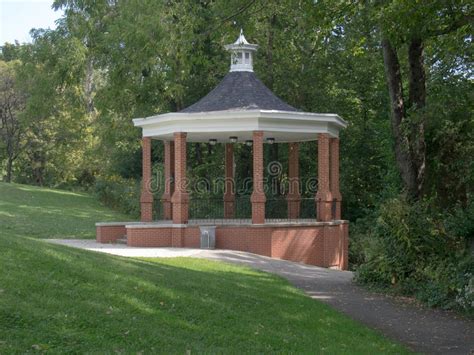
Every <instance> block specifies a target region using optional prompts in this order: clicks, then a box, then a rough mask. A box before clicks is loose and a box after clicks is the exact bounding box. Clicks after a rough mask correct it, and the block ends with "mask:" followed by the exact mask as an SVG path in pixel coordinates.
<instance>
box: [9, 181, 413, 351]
mask: <svg viewBox="0 0 474 355" xmlns="http://www.w3.org/2000/svg"><path fill="white" fill-rule="evenodd" d="M12 189H17V190H18V192H17V193H14V192H13V191H12ZM1 191H2V192H3V191H9V193H8V195H6V196H7V197H6V198H5V195H3V194H2V195H1V196H0V201H1V204H0V213H1V215H2V216H5V215H6V214H8V215H9V216H8V220H9V221H14V220H16V219H17V218H22V219H23V218H24V217H22V216H18V214H19V213H22V212H23V211H24V209H22V208H15V209H5V206H11V204H14V201H8V199H9V196H10V197H11V196H18V195H22V198H23V201H28V200H29V199H28V198H27V197H26V196H25V194H27V193H28V191H30V192H31V194H32V195H33V196H34V198H35V200H36V201H37V203H36V207H37V208H38V210H42V211H43V213H46V214H47V210H48V209H49V208H50V207H52V208H53V209H56V208H57V207H56V206H58V204H61V203H58V202H55V201H54V200H55V199H58V200H64V199H65V200H67V201H69V202H68V206H74V208H75V210H76V213H79V214H81V216H83V217H82V218H83V223H84V224H85V225H89V224H93V221H94V220H95V219H96V218H97V217H96V214H95V213H92V214H90V215H89V218H91V219H92V221H90V223H88V222H87V218H86V217H85V216H86V215H88V213H89V212H88V211H87V209H88V208H89V206H92V208H95V209H96V210H100V211H101V214H102V219H103V216H109V217H110V218H113V217H114V213H113V212H108V215H107V213H106V211H103V209H100V208H99V207H98V205H97V204H94V203H93V201H91V200H90V199H89V198H87V197H86V196H84V195H80V194H79V195H77V194H68V193H63V192H60V193H59V192H55V191H53V190H40V189H33V188H29V187H24V186H19V185H14V186H11V187H5V186H1ZM76 198H77V200H78V203H77V204H74V203H73V201H74V200H75V199H76ZM40 200H42V201H45V202H47V203H45V204H44V205H43V204H42V201H40ZM20 203H22V204H25V202H20ZM80 206H82V207H80ZM41 207H42V208H41ZM81 208H83V209H84V210H82V211H81ZM65 209H66V208H65ZM64 213H65V215H66V216H65V219H66V220H70V221H71V220H72V218H71V217H70V215H69V212H68V211H64ZM54 215H55V216H56V219H57V220H58V221H57V223H55V224H54V225H51V231H50V232H48V227H47V224H45V223H44V221H42V220H41V221H38V220H37V217H38V218H39V217H41V213H37V212H34V213H33V212H31V213H30V216H31V218H30V220H29V221H28V228H29V230H28V228H27V227H25V226H23V225H22V224H21V223H16V222H15V223H13V224H12V225H11V226H10V228H9V229H6V228H4V224H3V220H2V225H1V226H2V227H1V229H0V353H1V354H4V353H27V352H36V353H42V352H46V353H67V352H72V353H91V352H93V353H114V352H118V353H137V352H141V351H143V352H144V353H181V354H182V353H185V352H187V351H191V353H203V352H205V353H216V352H221V353H222V352H225V353H249V352H251V353H275V352H283V353H330V354H333V353H338V354H339V353H347V354H356V353H360V354H366V353H407V352H408V351H407V350H406V349H405V348H403V347H402V346H400V345H398V344H395V343H393V342H391V341H389V340H387V339H386V338H384V337H383V336H381V335H380V334H379V333H377V332H375V331H373V330H370V329H368V328H367V327H365V326H362V325H360V324H358V323H357V322H354V321H352V320H350V319H349V318H347V317H346V316H344V315H342V314H340V313H338V312H336V311H334V310H332V309H331V308H329V307H328V306H326V305H324V304H322V303H320V302H317V301H314V300H312V299H310V298H309V297H307V296H305V295H304V294H303V293H302V292H301V291H299V290H297V289H295V288H294V287H292V286H290V285H289V284H288V282H286V281H285V280H283V279H282V278H279V277H277V276H273V275H270V274H267V273H262V272H258V271H255V270H252V269H249V268H245V267H240V266H233V265H228V264H224V263H218V262H211V261H205V260H196V259H186V258H177V259H141V260H138V259H125V258H120V257H113V256H109V255H106V254H99V253H93V252H87V251H82V250H78V249H72V248H67V247H62V246H58V245H50V244H48V243H46V242H44V241H41V240H37V239H33V238H31V237H30V236H31V235H34V236H40V237H42V238H44V237H48V233H50V234H51V235H54V236H58V235H57V233H58V232H60V233H65V232H66V231H65V229H66V227H67V222H59V220H60V219H61V218H62V217H61V213H56V212H55V213H54ZM115 216H116V215H115ZM2 218H3V217H2ZM40 228H41V230H42V232H41V233H40V234H38V233H37V230H38V229H40ZM76 228H78V227H76ZM78 230H79V231H81V233H83V235H84V236H85V235H87V233H88V232H87V229H86V228H85V227H84V229H82V228H78ZM65 234H66V235H70V234H71V232H69V233H65Z"/></svg>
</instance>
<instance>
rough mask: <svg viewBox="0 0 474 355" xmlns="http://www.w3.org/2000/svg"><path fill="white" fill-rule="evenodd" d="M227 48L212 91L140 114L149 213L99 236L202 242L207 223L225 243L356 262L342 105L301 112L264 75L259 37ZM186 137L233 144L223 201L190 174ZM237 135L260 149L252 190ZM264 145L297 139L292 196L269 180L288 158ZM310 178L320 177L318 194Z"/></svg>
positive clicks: (291, 148)
mask: <svg viewBox="0 0 474 355" xmlns="http://www.w3.org/2000/svg"><path fill="white" fill-rule="evenodd" d="M226 49H227V50H228V51H229V52H230V53H231V67H230V71H229V73H228V74H227V75H226V76H225V77H224V79H223V80H222V81H221V82H220V83H219V85H218V86H217V87H216V88H215V89H213V90H212V91H211V92H210V93H209V94H208V95H206V96H205V97H203V98H202V99H201V100H199V101H198V102H196V103H195V104H193V105H191V106H189V107H187V108H185V109H184V110H182V111H179V112H173V113H166V114H159V115H155V116H151V117H147V118H138V119H134V120H133V122H134V124H135V126H136V127H140V128H141V129H142V135H143V139H142V147H143V162H142V166H143V180H142V195H141V199H140V204H141V221H140V222H114V223H97V225H96V227H97V241H98V242H100V243H115V242H117V241H119V240H122V241H124V242H126V243H127V244H128V245H129V246H133V247H189V248H199V247H200V246H201V242H200V241H201V239H200V238H201V234H200V227H203V226H216V229H215V247H216V248H219V249H233V250H241V251H247V252H252V253H256V254H261V255H266V256H269V257H274V258H281V259H287V260H292V261H297V262H303V263H307V264H312V265H318V266H324V267H335V268H339V269H347V266H348V265H347V264H348V222H347V221H345V220H343V219H342V218H341V194H340V191H339V131H340V130H341V129H343V128H345V127H346V125H347V123H346V122H345V121H344V120H343V119H342V118H340V117H339V116H338V115H337V114H327V113H325V114H319V113H309V112H302V111H299V110H297V109H295V108H294V107H292V106H290V105H288V104H287V103H285V102H284V101H282V100H281V99H280V98H278V97H277V96H275V95H274V94H273V93H272V92H271V91H270V90H269V89H268V88H267V87H266V86H265V85H264V84H263V83H262V82H261V81H260V80H259V79H258V78H257V77H256V76H255V74H254V72H253V58H254V53H255V51H256V50H257V45H255V44H250V43H248V42H247V40H246V39H245V37H244V35H243V33H242V32H241V33H240V36H239V37H238V39H237V41H236V42H235V43H233V44H230V45H228V46H226ZM152 139H156V140H161V141H163V144H164V159H163V161H164V171H163V174H162V175H163V176H162V178H161V179H154V180H153V179H152V161H151V155H152V151H151V149H152V148H151V147H152V144H151V140H152ZM307 141H317V155H316V154H315V159H317V173H316V171H315V174H314V177H313V178H312V179H310V181H305V182H304V184H302V181H301V179H300V176H299V173H300V163H299V143H300V142H307ZM187 143H207V144H209V145H210V146H211V147H212V146H216V145H218V144H223V145H224V157H225V161H224V176H223V177H222V179H219V180H218V181H217V182H215V181H214V182H212V184H213V186H214V187H216V189H217V190H218V191H219V192H220V193H221V194H222V195H221V200H220V201H215V200H213V199H200V198H199V197H198V196H199V194H198V193H197V192H196V185H195V184H192V183H191V182H190V179H188V178H187V170H188V169H187V166H188V162H187V154H186V153H187V152H186V147H187ZM237 144H244V145H245V147H246V148H245V149H248V150H249V152H251V157H252V164H251V165H252V179H251V180H249V181H246V183H247V184H244V185H245V187H247V189H245V188H244V189H243V190H244V191H243V190H242V188H241V187H242V186H241V185H242V182H239V186H237V182H236V176H235V170H236V169H235V168H236V162H235V160H234V149H235V147H236V145H237ZM265 144H268V145H272V144H287V145H288V164H287V169H288V170H287V171H286V174H285V175H286V176H287V179H286V180H285V181H284V192H283V196H284V200H283V199H280V200H274V199H273V198H270V199H269V198H268V195H271V196H273V194H271V193H270V194H269V191H268V188H269V184H268V181H267V179H268V178H271V177H272V174H273V173H274V172H275V173H279V172H281V171H279V170H281V169H282V165H281V164H279V163H278V162H268V163H269V165H267V166H265V161H264V160H265V159H264V145H265ZM315 144H316V143H315ZM274 170H275V171H274ZM203 183H204V184H205V185H206V188H209V187H210V185H211V182H206V181H204V182H203ZM157 185H160V186H162V189H159V187H160V186H158V187H157ZM302 185H304V188H303V186H302ZM308 185H311V186H313V185H314V186H315V187H316V186H317V191H315V192H314V194H313V195H312V196H310V195H308V193H311V191H309V192H308ZM270 188H271V186H270ZM280 189H281V186H280ZM156 190H161V191H162V193H160V196H156V195H157V193H156ZM242 191H243V192H242ZM247 191H248V193H247ZM280 193H281V191H280ZM214 195H215V194H214ZM283 201H284V202H283ZM157 202H158V204H157ZM282 202H283V203H284V205H282ZM247 207H248V208H247Z"/></svg>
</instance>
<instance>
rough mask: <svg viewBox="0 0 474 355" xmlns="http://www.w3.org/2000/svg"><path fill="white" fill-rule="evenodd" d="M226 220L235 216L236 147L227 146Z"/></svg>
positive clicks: (228, 144) (230, 144)
mask: <svg viewBox="0 0 474 355" xmlns="http://www.w3.org/2000/svg"><path fill="white" fill-rule="evenodd" d="M224 184H225V185H224V218H234V216H235V182H234V145H233V144H232V143H227V144H226V145H225V182H224Z"/></svg>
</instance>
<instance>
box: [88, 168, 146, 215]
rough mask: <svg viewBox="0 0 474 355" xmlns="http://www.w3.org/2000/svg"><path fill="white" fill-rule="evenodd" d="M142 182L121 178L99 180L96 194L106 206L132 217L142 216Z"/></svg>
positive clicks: (113, 177) (96, 184)
mask: <svg viewBox="0 0 474 355" xmlns="http://www.w3.org/2000/svg"><path fill="white" fill-rule="evenodd" d="M140 192H141V190H140V182H139V181H137V180H134V179H124V178H121V177H119V176H111V177H101V178H97V180H96V183H95V194H96V195H97V197H98V198H99V200H100V201H102V202H103V203H104V204H105V205H107V206H109V207H111V208H114V209H116V210H119V211H121V212H123V213H126V214H128V215H130V216H131V217H133V218H138V216H140Z"/></svg>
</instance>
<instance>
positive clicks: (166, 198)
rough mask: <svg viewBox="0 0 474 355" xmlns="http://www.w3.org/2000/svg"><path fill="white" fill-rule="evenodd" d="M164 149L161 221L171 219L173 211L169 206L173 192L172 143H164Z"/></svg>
mask: <svg viewBox="0 0 474 355" xmlns="http://www.w3.org/2000/svg"><path fill="white" fill-rule="evenodd" d="M163 143H164V147H165V152H164V154H165V157H164V161H165V172H164V175H165V176H164V179H165V181H164V184H165V192H164V193H163V196H162V200H163V219H172V216H173V212H172V211H173V209H172V204H171V196H172V195H173V191H174V183H173V178H174V142H170V141H164V142H163Z"/></svg>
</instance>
